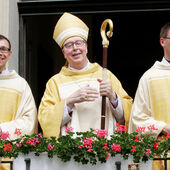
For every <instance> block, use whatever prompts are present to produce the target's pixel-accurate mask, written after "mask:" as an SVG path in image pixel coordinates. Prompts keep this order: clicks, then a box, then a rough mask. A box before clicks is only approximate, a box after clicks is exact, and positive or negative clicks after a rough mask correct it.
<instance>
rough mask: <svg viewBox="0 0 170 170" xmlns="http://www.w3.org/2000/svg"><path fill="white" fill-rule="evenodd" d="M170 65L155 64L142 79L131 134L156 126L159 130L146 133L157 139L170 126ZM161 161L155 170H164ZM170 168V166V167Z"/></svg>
mask: <svg viewBox="0 0 170 170" xmlns="http://www.w3.org/2000/svg"><path fill="white" fill-rule="evenodd" d="M169 112H170V65H166V64H163V63H161V62H158V61H157V62H155V64H154V65H153V67H151V68H150V69H149V70H148V71H147V72H146V73H144V75H143V76H142V77H141V79H140V81H139V85H138V89H137V91H136V96H135V100H134V104H133V106H132V111H131V117H130V122H129V132H134V131H136V129H137V128H138V127H148V126H149V125H153V124H154V125H155V128H157V130H154V131H152V132H150V131H149V130H148V129H147V128H146V130H145V133H147V134H151V135H153V136H155V137H157V136H158V135H159V134H160V132H161V131H162V129H163V128H164V127H165V126H166V124H170V116H169ZM160 162H161V161H154V167H153V169H154V170H162V169H163V167H162V164H161V163H160ZM169 168H170V166H169Z"/></svg>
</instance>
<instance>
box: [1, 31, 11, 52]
mask: <svg viewBox="0 0 170 170" xmlns="http://www.w3.org/2000/svg"><path fill="white" fill-rule="evenodd" d="M0 40H7V41H8V44H9V49H10V50H11V43H10V41H9V39H8V38H7V37H5V36H4V35H1V34H0Z"/></svg>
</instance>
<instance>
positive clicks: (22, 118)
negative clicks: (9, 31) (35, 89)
mask: <svg viewBox="0 0 170 170" xmlns="http://www.w3.org/2000/svg"><path fill="white" fill-rule="evenodd" d="M11 55H12V51H11V43H10V41H9V40H8V39H7V38H6V37H5V36H3V35H0V135H1V134H2V133H6V132H7V133H9V138H10V139H15V138H17V135H16V134H15V132H16V129H18V130H19V131H20V132H21V135H24V134H32V133H34V132H36V129H37V109H36V105H35V102H34V98H33V95H32V92H31V89H30V87H29V85H28V84H27V82H26V81H25V80H24V79H23V78H22V77H20V76H19V75H18V74H17V73H16V72H15V71H14V70H8V67H7V62H8V60H9V59H10V57H11Z"/></svg>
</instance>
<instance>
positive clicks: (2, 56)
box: [0, 39, 12, 72]
mask: <svg viewBox="0 0 170 170" xmlns="http://www.w3.org/2000/svg"><path fill="white" fill-rule="evenodd" d="M11 55H12V52H11V50H10V47H9V43H8V41H7V40H5V39H0V72H1V71H3V70H4V69H5V68H6V63H7V62H8V60H9V58H10V57H11Z"/></svg>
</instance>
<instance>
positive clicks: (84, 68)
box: [68, 60, 90, 71]
mask: <svg viewBox="0 0 170 170" xmlns="http://www.w3.org/2000/svg"><path fill="white" fill-rule="evenodd" d="M89 67H90V62H89V60H87V64H86V66H85V67H83V68H82V69H76V68H73V67H71V66H70V64H69V65H68V68H69V69H70V70H73V71H79V70H87V69H88V68H89Z"/></svg>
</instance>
